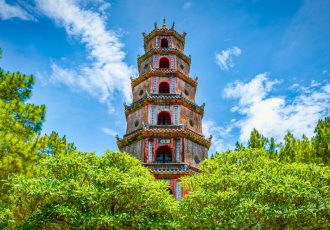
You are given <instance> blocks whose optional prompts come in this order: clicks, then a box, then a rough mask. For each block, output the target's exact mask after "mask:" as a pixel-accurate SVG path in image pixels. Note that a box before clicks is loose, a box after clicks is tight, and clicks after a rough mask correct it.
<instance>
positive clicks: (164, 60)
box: [159, 57, 170, 69]
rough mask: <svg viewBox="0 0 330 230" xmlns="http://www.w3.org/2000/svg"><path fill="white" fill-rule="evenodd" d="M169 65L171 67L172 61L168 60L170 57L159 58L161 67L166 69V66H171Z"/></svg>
mask: <svg viewBox="0 0 330 230" xmlns="http://www.w3.org/2000/svg"><path fill="white" fill-rule="evenodd" d="M169 67H170V62H169V61H168V58H166V57H162V58H161V59H160V60H159V68H161V69H165V68H169Z"/></svg>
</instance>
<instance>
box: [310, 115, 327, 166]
mask: <svg viewBox="0 0 330 230" xmlns="http://www.w3.org/2000/svg"><path fill="white" fill-rule="evenodd" d="M315 133H316V135H315V137H314V138H313V146H314V149H315V152H316V155H317V156H318V157H319V158H320V159H321V161H322V162H323V163H325V164H328V165H329V163H330V117H326V118H324V120H319V122H318V124H317V126H316V128H315Z"/></svg>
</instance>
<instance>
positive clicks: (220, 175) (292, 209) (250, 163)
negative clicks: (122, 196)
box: [179, 149, 330, 229]
mask: <svg viewBox="0 0 330 230" xmlns="http://www.w3.org/2000/svg"><path fill="white" fill-rule="evenodd" d="M329 183H330V177H329V167H320V166H316V165H312V164H309V165H308V164H302V163H285V162H280V161H278V160H273V159H270V158H269V154H267V153H266V152H265V151H264V150H256V149H254V150H251V149H247V150H242V151H228V152H225V153H222V154H218V155H216V156H215V157H214V158H213V159H211V160H206V161H204V162H203V164H202V172H201V174H200V175H197V176H194V177H185V178H184V179H183V180H182V184H183V186H184V187H186V188H187V189H188V190H189V191H190V194H189V195H188V196H187V197H186V198H184V199H183V200H182V201H181V202H180V212H181V213H184V215H181V216H180V217H179V218H180V219H181V222H182V228H185V229H238V228H239V229H251V228H253V229H254V228H256V229H274V228H275V229H284V228H290V229H303V228H308V229H318V228H323V229H326V228H330V223H329V219H330V202H329V200H330V197H329V188H330V187H329Z"/></svg>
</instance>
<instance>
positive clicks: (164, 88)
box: [158, 81, 170, 93]
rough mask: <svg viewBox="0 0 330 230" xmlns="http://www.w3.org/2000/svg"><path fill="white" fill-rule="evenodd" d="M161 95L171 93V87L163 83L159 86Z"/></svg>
mask: <svg viewBox="0 0 330 230" xmlns="http://www.w3.org/2000/svg"><path fill="white" fill-rule="evenodd" d="M158 92H159V93H170V85H169V84H168V83H167V82H165V81H163V82H161V83H160V84H159V89H158Z"/></svg>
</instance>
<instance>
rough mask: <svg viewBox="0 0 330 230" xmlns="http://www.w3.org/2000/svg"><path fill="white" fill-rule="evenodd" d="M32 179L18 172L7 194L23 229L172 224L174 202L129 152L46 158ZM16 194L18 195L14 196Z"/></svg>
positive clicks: (73, 154) (141, 226)
mask: <svg viewBox="0 0 330 230" xmlns="http://www.w3.org/2000/svg"><path fill="white" fill-rule="evenodd" d="M40 167H42V168H43V170H41V171H42V173H41V174H40V175H39V176H38V177H35V178H31V177H27V176H24V175H21V176H17V177H16V178H14V179H13V180H12V181H11V183H13V186H12V190H11V194H12V197H15V198H16V199H15V200H14V199H13V208H12V210H13V213H14V214H13V215H14V219H15V223H16V224H15V226H11V227H17V228H22V229H45V228H47V229H69V228H73V229H77V228H81V229H136V228H143V229H145V228H151V227H152V228H155V229H160V228H172V227H174V225H175V223H174V222H173V221H174V219H173V215H174V211H175V208H176V206H175V205H176V203H175V200H174V198H173V197H172V195H171V194H170V193H169V192H168V188H167V184H166V183H164V182H156V181H155V179H154V178H153V176H152V175H151V174H150V173H149V171H148V169H147V168H144V167H142V165H141V162H140V161H138V160H137V159H135V158H133V157H131V156H130V155H128V154H125V153H120V152H110V151H107V152H106V153H105V155H104V156H97V155H95V154H93V153H81V152H78V151H73V152H71V153H70V154H65V153H59V154H56V155H54V156H51V157H45V158H44V159H43V160H41V162H40ZM17 198H19V199H17Z"/></svg>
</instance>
